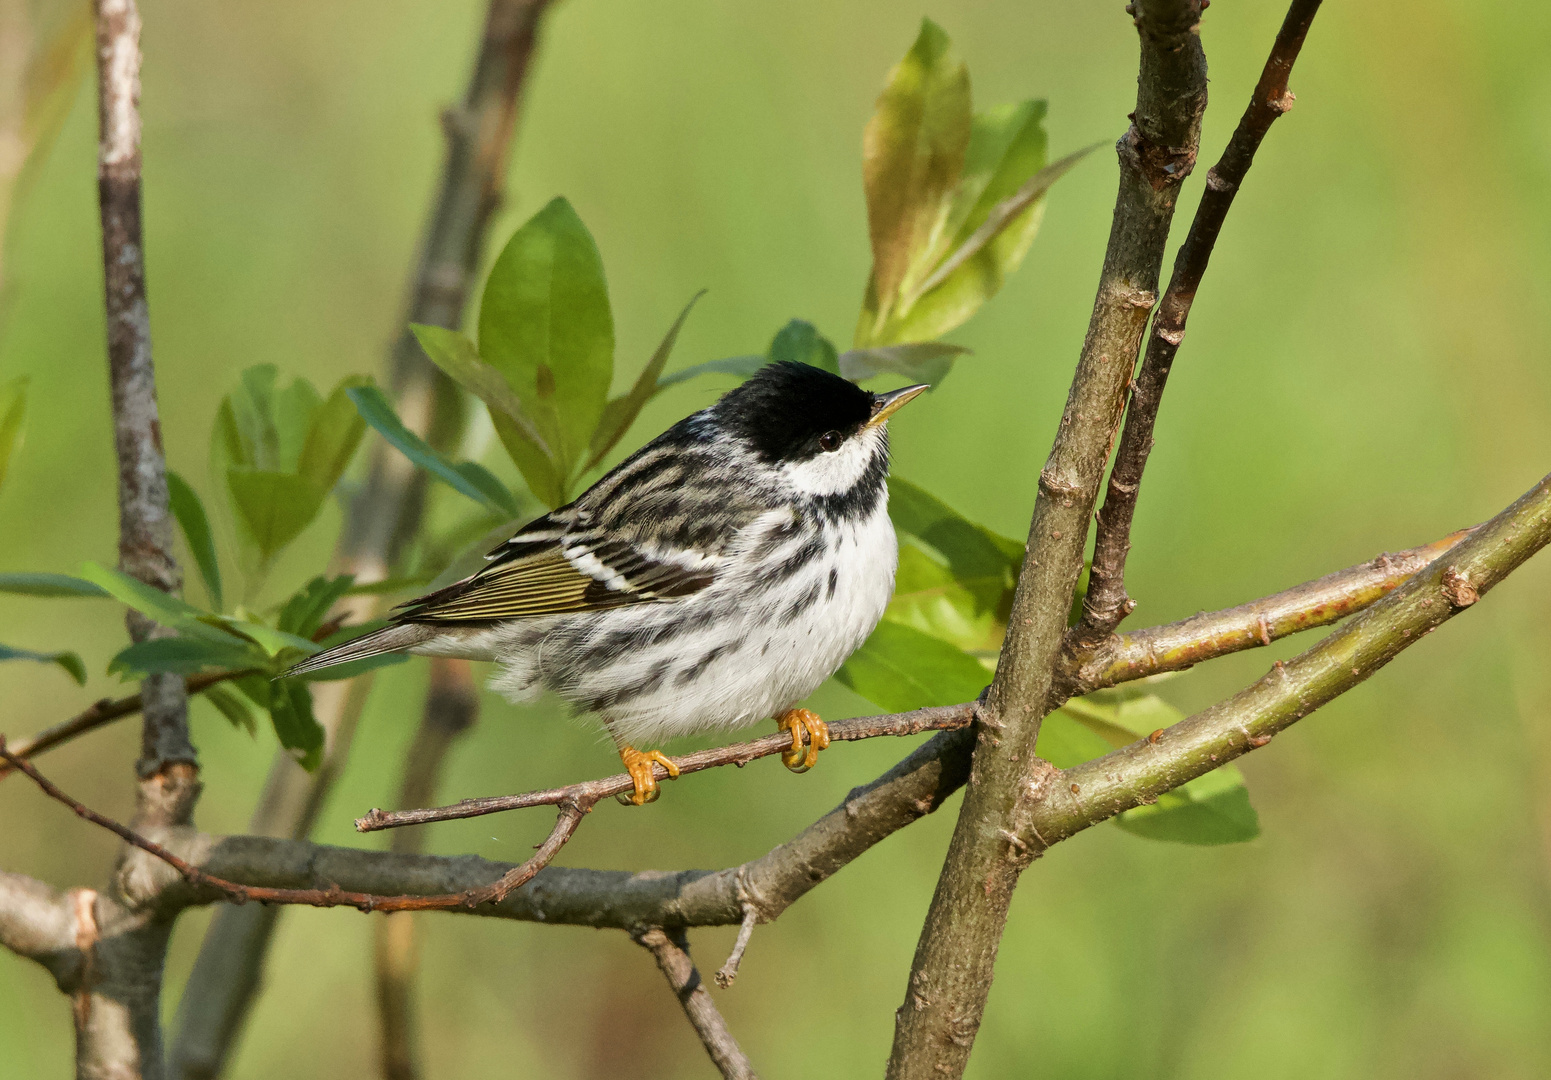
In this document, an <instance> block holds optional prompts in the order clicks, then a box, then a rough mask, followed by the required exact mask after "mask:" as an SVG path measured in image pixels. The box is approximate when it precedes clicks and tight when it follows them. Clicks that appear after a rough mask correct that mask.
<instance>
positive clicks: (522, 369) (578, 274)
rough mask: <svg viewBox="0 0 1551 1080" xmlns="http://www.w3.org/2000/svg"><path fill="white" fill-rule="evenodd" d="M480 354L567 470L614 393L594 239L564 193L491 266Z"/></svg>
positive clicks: (610, 324) (609, 328)
mask: <svg viewBox="0 0 1551 1080" xmlns="http://www.w3.org/2000/svg"><path fill="white" fill-rule="evenodd" d="M479 355H480V357H481V358H482V359H483V360H484V361H485V362H486V363H487V364H490V365H491V366H492V367H494V368H496V369H497V370H498V371H499V372H500V373H501V374H502V375H504V376H505V377H506V381H507V382H508V383H510V384H511V387H512V389H513V390H515V391H516V392H517V397H518V400H520V401H521V402H522V412H523V414H524V415H525V416H527V417H528V418H529V419H530V420H532V421H533V426H534V427H535V428H537V429H538V433H539V435H540V436H541V437H542V438H543V440H544V442H545V443H546V444H547V445H548V447H549V449H550V451H551V456H552V458H553V460H554V463H555V471H556V472H557V473H558V474H559V475H560V477H561V478H562V479H564V480H569V479H570V477H571V475H572V473H573V472H574V471H575V470H576V468H577V466H578V464H579V463H580V462H581V461H582V460H583V459H584V457H585V455H586V453H587V447H588V445H589V444H590V443H591V441H592V433H593V431H594V429H596V428H597V426H598V422H599V420H600V419H601V418H602V416H603V409H604V406H605V404H606V403H607V401H608V392H609V383H610V382H611V381H612V379H613V375H614V320H613V316H612V314H611V313H610V310H609V296H608V285H607V283H606V282H605V280H604V276H603V260H602V259H601V258H600V257H599V255H598V248H597V245H596V244H594V243H593V239H592V235H591V234H590V233H589V232H588V231H587V227H586V226H585V225H583V224H582V221H581V218H579V217H577V216H576V211H575V210H573V209H572V208H571V204H570V203H568V202H567V201H566V200H565V199H563V198H557V199H554V200H552V201H551V202H550V203H549V205H547V206H545V207H544V209H542V210H540V211H539V212H538V213H537V214H535V215H533V217H532V218H531V219H529V221H528V222H527V224H525V225H523V227H522V228H520V229H518V230H517V232H516V233H514V234H513V235H512V238H511V240H509V241H508V242H507V244H506V247H505V249H504V250H503V251H502V252H501V254H500V256H499V257H498V258H497V259H496V261H495V265H494V266H493V267H492V268H491V270H490V277H489V279H488V280H487V281H486V283H485V291H484V296H483V299H482V301H481V303H480V310H479ZM498 430H499V428H498Z"/></svg>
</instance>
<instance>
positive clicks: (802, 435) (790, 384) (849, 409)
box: [712, 360, 877, 462]
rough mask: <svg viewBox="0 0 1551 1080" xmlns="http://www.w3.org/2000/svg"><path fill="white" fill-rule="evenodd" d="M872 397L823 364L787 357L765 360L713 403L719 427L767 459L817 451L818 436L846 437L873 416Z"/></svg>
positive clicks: (795, 457)
mask: <svg viewBox="0 0 1551 1080" xmlns="http://www.w3.org/2000/svg"><path fill="white" fill-rule="evenodd" d="M876 400H877V398H876V396H875V395H873V394H871V393H869V392H867V391H866V390H863V389H862V388H861V387H860V386H857V385H856V384H855V383H852V382H847V381H846V380H845V379H842V378H841V377H840V376H839V375H834V374H831V373H830V372H828V371H825V370H824V369H823V368H816V367H810V366H809V365H807V364H799V363H796V362H794V361H790V360H783V361H781V362H779V363H775V364H766V365H765V366H764V367H762V368H760V369H759V370H758V371H757V372H755V373H754V374H753V375H752V376H751V377H750V378H749V380H748V381H747V382H745V383H744V384H743V385H742V386H740V387H738V388H737V389H736V390H733V391H731V392H730V393H728V394H727V395H726V396H725V397H723V398H722V400H721V401H719V402H717V403H716V405H715V407H714V408H713V409H712V412H713V413H714V415H715V416H716V419H717V421H718V422H719V423H720V424H721V426H722V428H723V430H725V431H727V432H729V433H730V434H733V435H736V436H739V437H741V438H742V439H744V440H745V441H746V442H748V443H749V444H750V445H751V446H753V448H754V449H755V452H756V453H758V454H759V456H760V457H761V458H763V459H764V460H765V461H767V462H776V461H801V460H803V459H804V458H809V457H813V456H814V455H815V454H818V453H821V452H822V448H821V447H820V445H819V440H820V439H821V438H822V437H823V436H824V435H825V434H826V433H828V432H831V431H838V432H839V433H840V434H841V435H842V436H845V437H850V436H851V435H854V434H855V433H856V432H857V431H859V430H860V429H861V428H862V427H863V426H864V425H865V424H866V423H867V422H868V420H870V419H871V418H872V414H873V407H874V404H875V402H876Z"/></svg>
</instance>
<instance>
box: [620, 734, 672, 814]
mask: <svg viewBox="0 0 1551 1080" xmlns="http://www.w3.org/2000/svg"><path fill="white" fill-rule="evenodd" d="M619 759H620V760H621V761H623V762H624V763H625V771H626V772H628V773H629V774H630V779H631V780H633V781H634V782H635V793H634V794H633V795H631V796H630V802H631V804H632V805H635V806H640V805H641V804H643V803H649V802H656V801H657V795H658V789H657V775H656V774H655V773H654V772H653V771H652V766H653V765H654V764H656V765H661V766H662V767H663V768H664V769H667V770H668V778H669V779H676V778H677V777H678V775H679V767H678V766H677V765H675V764H673V762H672V761H671V760H669V758H668V756H667V755H666V754H664V753H663V752H662V751H661V750H637V749H636V748H635V747H633V746H621V747H620V748H619ZM619 801H620V802H624V801H625V797H624V796H623V795H621V796H620V799H619Z"/></svg>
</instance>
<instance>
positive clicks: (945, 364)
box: [839, 341, 969, 386]
mask: <svg viewBox="0 0 1551 1080" xmlns="http://www.w3.org/2000/svg"><path fill="white" fill-rule="evenodd" d="M967 352H969V350H968V349H966V348H965V347H964V346H962V345H949V344H948V343H947V342H945V341H918V342H912V343H910V344H907V345H876V346H873V347H872V348H868V349H848V350H847V351H845V352H843V353H841V354H840V358H839V368H840V374H841V376H842V377H844V378H847V379H850V380H851V381H852V382H864V381H866V380H867V379H871V378H873V377H874V376H876V375H882V374H885V373H887V374H890V375H900V376H903V377H904V378H905V379H907V380H909V381H910V382H913V383H927V384H929V385H931V386H936V385H937V384H938V383H940V382H942V381H943V379H944V378H946V377H947V375H948V372H949V371H950V370H951V369H952V368H953V362H954V361H955V360H956V359H958V358H959V357H960V356H963V355H964V354H965V353H967Z"/></svg>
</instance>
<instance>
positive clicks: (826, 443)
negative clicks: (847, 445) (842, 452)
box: [819, 431, 842, 454]
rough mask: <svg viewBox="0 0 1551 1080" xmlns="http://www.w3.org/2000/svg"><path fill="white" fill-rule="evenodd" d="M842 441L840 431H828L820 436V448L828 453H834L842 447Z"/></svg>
mask: <svg viewBox="0 0 1551 1080" xmlns="http://www.w3.org/2000/svg"><path fill="white" fill-rule="evenodd" d="M841 441H842V440H841V436H840V432H838V431H826V432H825V433H824V434H822V435H820V436H819V448H820V449H821V450H823V451H824V452H825V453H826V454H833V453H834V452H835V451H836V450H839V449H840V443H841Z"/></svg>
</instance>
